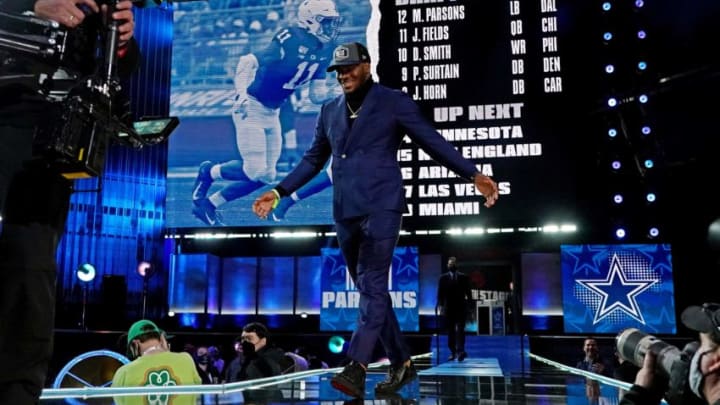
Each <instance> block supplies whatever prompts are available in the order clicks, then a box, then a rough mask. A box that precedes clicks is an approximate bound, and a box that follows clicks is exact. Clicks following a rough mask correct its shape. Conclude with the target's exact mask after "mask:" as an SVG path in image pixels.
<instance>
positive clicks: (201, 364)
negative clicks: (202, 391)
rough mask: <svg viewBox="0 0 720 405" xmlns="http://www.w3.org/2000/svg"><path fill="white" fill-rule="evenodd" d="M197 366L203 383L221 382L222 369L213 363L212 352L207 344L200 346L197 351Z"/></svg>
mask: <svg viewBox="0 0 720 405" xmlns="http://www.w3.org/2000/svg"><path fill="white" fill-rule="evenodd" d="M195 366H196V367H197V371H198V374H200V378H202V383H203V384H217V383H219V382H220V371H219V370H218V369H217V368H215V365H213V361H212V357H211V356H210V352H209V350H208V348H207V347H205V346H198V348H197V351H196V352H195Z"/></svg>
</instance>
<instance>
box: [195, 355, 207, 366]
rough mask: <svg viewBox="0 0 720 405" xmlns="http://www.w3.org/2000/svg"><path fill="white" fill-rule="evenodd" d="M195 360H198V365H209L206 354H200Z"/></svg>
mask: <svg viewBox="0 0 720 405" xmlns="http://www.w3.org/2000/svg"><path fill="white" fill-rule="evenodd" d="M197 360H198V363H200V364H208V363H210V358H209V357H208V355H207V354H201V355H200V356H198V358H197Z"/></svg>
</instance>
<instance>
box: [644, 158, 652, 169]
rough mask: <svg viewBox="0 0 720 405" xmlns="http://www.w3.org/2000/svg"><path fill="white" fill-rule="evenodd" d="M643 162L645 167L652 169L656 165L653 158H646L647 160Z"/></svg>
mask: <svg viewBox="0 0 720 405" xmlns="http://www.w3.org/2000/svg"><path fill="white" fill-rule="evenodd" d="M643 164H644V165H645V167H646V168H648V169H652V168H653V167H654V166H655V162H653V160H652V159H645V161H644V162H643Z"/></svg>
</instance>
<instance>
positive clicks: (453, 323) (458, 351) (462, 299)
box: [437, 256, 471, 361]
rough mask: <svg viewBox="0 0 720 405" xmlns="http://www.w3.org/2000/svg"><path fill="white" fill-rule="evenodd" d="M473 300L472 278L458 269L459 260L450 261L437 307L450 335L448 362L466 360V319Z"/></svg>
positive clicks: (441, 279)
mask: <svg viewBox="0 0 720 405" xmlns="http://www.w3.org/2000/svg"><path fill="white" fill-rule="evenodd" d="M470 299H471V295H470V277H468V276H467V275H466V274H465V273H461V272H459V271H458V269H457V259H456V258H455V257H454V256H453V257H450V258H449V259H448V262H447V272H445V273H443V274H442V275H441V276H440V280H439V281H438V290H437V306H438V312H439V314H440V315H441V316H442V317H443V318H444V321H445V322H444V323H445V328H446V329H447V334H448V348H449V349H450V357H449V358H448V361H453V360H455V359H456V358H457V360H458V361H463V360H465V357H467V353H466V352H465V317H466V313H467V312H466V311H467V305H468V302H469V300H470Z"/></svg>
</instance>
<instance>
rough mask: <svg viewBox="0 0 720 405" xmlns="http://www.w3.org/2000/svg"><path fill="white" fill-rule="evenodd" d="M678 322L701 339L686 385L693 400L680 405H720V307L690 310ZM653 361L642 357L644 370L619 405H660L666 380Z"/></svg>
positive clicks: (695, 307)
mask: <svg viewBox="0 0 720 405" xmlns="http://www.w3.org/2000/svg"><path fill="white" fill-rule="evenodd" d="M681 318H682V322H683V324H684V325H685V326H687V327H688V328H690V329H692V330H694V331H696V332H699V338H700V346H699V347H698V349H697V351H696V352H695V354H694V355H693V357H692V360H691V362H690V370H689V373H688V385H689V387H690V389H691V390H692V392H693V394H694V396H695V397H696V398H687V399H686V400H683V402H682V403H683V404H684V405H685V404H691V403H692V404H694V403H703V404H710V405H720V304H713V303H710V304H707V303H706V304H703V305H702V306H697V305H695V306H690V307H688V308H686V309H685V311H683V313H682V316H681ZM656 361H657V358H656V356H655V355H654V354H653V353H648V354H647V355H645V359H644V362H643V366H642V368H641V369H640V371H639V372H638V373H637V376H636V377H635V382H634V384H633V386H632V387H631V388H630V390H629V391H628V392H627V393H625V395H624V396H623V397H622V399H621V400H620V405H640V404H653V405H654V404H659V403H660V401H661V400H662V397H663V393H664V392H665V391H666V390H667V379H666V378H664V377H663V376H661V375H658V372H657V371H656V370H657V368H656ZM671 405H674V404H671Z"/></svg>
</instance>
